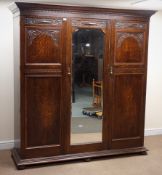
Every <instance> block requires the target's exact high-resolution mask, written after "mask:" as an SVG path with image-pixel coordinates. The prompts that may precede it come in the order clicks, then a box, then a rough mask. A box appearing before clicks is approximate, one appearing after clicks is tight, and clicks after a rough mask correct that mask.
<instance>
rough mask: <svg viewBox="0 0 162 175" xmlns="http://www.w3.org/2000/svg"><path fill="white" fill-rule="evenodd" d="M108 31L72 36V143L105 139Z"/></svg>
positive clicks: (78, 32) (79, 30)
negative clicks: (103, 123)
mask: <svg viewBox="0 0 162 175" xmlns="http://www.w3.org/2000/svg"><path fill="white" fill-rule="evenodd" d="M103 58H104V33H103V31H102V30H100V29H78V30H76V31H75V32H73V35H72V82H71V86H72V94H71V104H72V105H71V144H86V143H95V142H102V121H103V109H102V107H103V90H102V89H103V81H102V80H103Z"/></svg>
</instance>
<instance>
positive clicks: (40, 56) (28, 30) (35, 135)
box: [21, 17, 66, 157]
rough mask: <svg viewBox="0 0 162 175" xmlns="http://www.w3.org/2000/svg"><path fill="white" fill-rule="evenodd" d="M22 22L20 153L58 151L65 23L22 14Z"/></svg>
mask: <svg viewBox="0 0 162 175" xmlns="http://www.w3.org/2000/svg"><path fill="white" fill-rule="evenodd" d="M21 25H22V28H23V29H22V31H21V36H22V38H21V43H23V44H22V47H23V48H22V49H21V50H22V51H23V52H22V53H21V57H22V58H21V60H22V61H21V85H22V86H21V97H22V98H21V107H22V111H21V112H22V116H23V117H22V122H21V123H22V125H21V127H22V137H21V138H22V143H21V144H22V153H23V156H24V157H38V156H51V155H57V154H61V153H62V151H63V142H64V139H65V136H64V133H65V132H64V131H63V130H64V126H63V123H64V114H63V111H64V110H63V105H64V102H63V95H64V94H63V93H64V92H63V87H64V88H66V84H65V82H64V81H63V79H64V78H63V77H64V66H65V50H66V49H65V42H63V36H65V33H66V31H65V23H64V21H63V20H62V18H32V17H31V18H30V17H28V18H25V17H24V18H22V19H21ZM24 128H26V129H25V130H24ZM24 138H25V139H24Z"/></svg>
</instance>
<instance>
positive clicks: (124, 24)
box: [115, 22, 146, 29]
mask: <svg viewBox="0 0 162 175" xmlns="http://www.w3.org/2000/svg"><path fill="white" fill-rule="evenodd" d="M145 26H146V24H143V23H133V22H131V23H130V22H116V24H115V27H116V28H117V29H125V28H131V29H144V28H145Z"/></svg>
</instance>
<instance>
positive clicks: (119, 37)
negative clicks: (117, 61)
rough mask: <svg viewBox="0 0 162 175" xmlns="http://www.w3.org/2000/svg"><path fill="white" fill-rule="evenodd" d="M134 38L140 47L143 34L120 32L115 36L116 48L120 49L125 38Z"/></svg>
mask: <svg viewBox="0 0 162 175" xmlns="http://www.w3.org/2000/svg"><path fill="white" fill-rule="evenodd" d="M129 37H131V38H134V39H135V40H136V41H137V42H138V45H139V47H142V44H143V33H136V34H134V33H123V32H120V33H118V34H117V48H119V47H121V44H122V42H123V41H124V40H125V39H126V38H129Z"/></svg>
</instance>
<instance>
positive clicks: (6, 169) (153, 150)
mask: <svg viewBox="0 0 162 175" xmlns="http://www.w3.org/2000/svg"><path fill="white" fill-rule="evenodd" d="M145 146H146V147H147V148H148V149H149V152H148V155H140V156H139V155H138V156H125V157H115V158H107V159H97V160H92V161H90V162H84V161H79V162H78V161H77V162H68V163H65V164H57V165H56V164H52V165H48V166H37V167H34V168H30V169H25V170H16V168H15V166H14V163H13V161H12V159H11V157H10V151H8V150H6V151H0V175H162V136H150V137H146V138H145Z"/></svg>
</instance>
